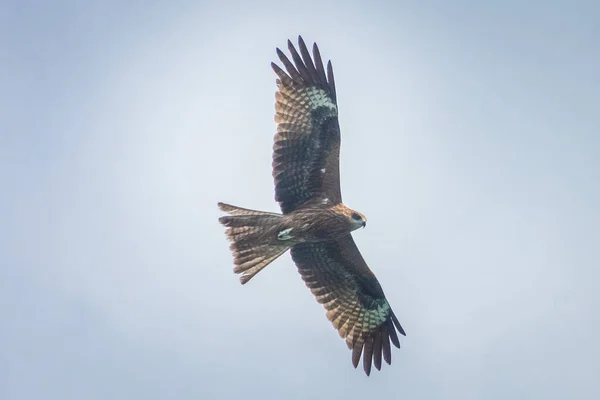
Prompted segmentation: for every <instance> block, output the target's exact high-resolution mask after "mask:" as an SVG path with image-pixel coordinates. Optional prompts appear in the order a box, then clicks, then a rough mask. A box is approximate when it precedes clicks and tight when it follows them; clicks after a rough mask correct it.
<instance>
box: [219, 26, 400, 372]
mask: <svg viewBox="0 0 600 400" xmlns="http://www.w3.org/2000/svg"><path fill="white" fill-rule="evenodd" d="M298 45H299V50H300V52H299V53H298V51H296V49H295V47H294V46H293V45H292V43H291V42H290V41H288V48H289V51H290V53H291V55H292V60H293V62H292V61H290V60H289V59H288V58H287V57H286V56H285V54H284V53H283V52H282V51H281V50H279V49H277V55H278V56H279V59H280V60H281V63H282V64H283V66H284V68H285V71H284V70H283V69H281V68H280V67H279V66H277V65H276V64H274V63H271V66H272V68H273V70H274V71H275V73H276V74H277V77H278V79H277V87H278V91H277V93H276V95H275V99H276V103H275V122H276V123H277V134H276V135H275V143H274V145H273V178H274V180H275V200H276V201H277V202H279V205H280V207H281V211H282V213H283V214H276V213H267V212H262V211H256V210H248V209H244V208H240V207H236V206H232V205H229V204H224V203H219V207H220V209H221V210H222V211H224V212H225V213H227V214H228V215H226V216H223V217H221V218H219V221H220V222H221V223H222V224H223V225H224V226H225V227H226V228H227V229H226V233H227V236H228V238H229V240H230V241H231V251H232V254H233V258H234V264H235V268H234V272H235V273H238V274H241V276H240V280H241V282H242V284H245V283H247V282H248V281H249V280H250V279H252V277H254V276H255V275H256V274H257V273H258V272H260V271H261V270H262V269H263V268H265V267H266V266H267V265H269V264H270V263H271V262H272V261H274V260H275V259H276V258H277V257H279V256H280V255H281V254H283V253H285V252H286V251H287V250H288V249H291V255H292V259H293V260H294V262H295V263H296V266H297V267H298V271H299V272H300V275H301V276H302V279H303V280H304V282H305V283H306V286H308V288H310V290H311V292H312V293H313V294H314V295H315V297H316V298H317V301H318V302H319V303H321V304H323V306H324V307H325V309H326V310H327V318H328V319H329V320H330V321H331V322H332V324H333V326H334V327H335V328H336V329H337V330H338V332H339V334H340V336H341V337H342V338H344V339H345V340H346V344H347V345H348V347H349V348H350V349H351V350H352V363H353V365H354V367H356V366H357V365H358V363H359V361H360V358H361V356H362V358H363V368H364V370H365V372H366V374H367V375H369V374H370V372H371V365H372V364H374V365H375V368H377V369H380V368H381V360H382V357H383V359H384V360H385V361H386V362H387V363H388V364H390V363H391V357H392V356H391V346H390V342H391V343H392V344H393V345H394V346H396V347H400V341H399V340H398V335H397V332H399V333H400V334H402V335H405V333H404V330H403V329H402V327H401V326H400V323H399V322H398V319H397V318H396V316H395V315H394V313H393V311H392V309H391V307H390V305H389V303H388V301H387V300H386V298H385V295H384V293H383V290H382V289H381V286H380V284H379V282H378V281H377V278H376V277H375V275H374V274H373V272H372V271H371V270H370V269H369V267H368V266H367V264H366V262H365V260H364V259H363V257H362V255H361V254H360V252H359V250H358V248H357V247H356V244H355V243H354V240H353V239H352V235H351V233H350V232H352V231H354V230H356V229H358V228H360V227H364V226H365V225H366V218H365V217H364V215H362V214H360V213H358V212H356V211H353V210H351V209H349V208H348V207H346V206H345V205H344V204H343V203H342V195H341V190H340V176H339V156H340V129H339V124H338V108H337V100H336V99H337V98H336V92H335V82H334V79H333V68H332V67H331V62H328V63H327V71H325V68H324V67H323V62H322V60H321V55H320V53H319V49H318V48H317V45H316V44H314V45H313V56H312V58H311V55H310V53H309V51H308V49H307V47H306V45H305V44H304V41H303V40H302V38H301V37H299V38H298ZM313 60H314V61H313Z"/></svg>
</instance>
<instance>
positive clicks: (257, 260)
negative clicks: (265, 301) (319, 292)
mask: <svg viewBox="0 0 600 400" xmlns="http://www.w3.org/2000/svg"><path fill="white" fill-rule="evenodd" d="M218 205H219V208H220V209H221V211H223V212H226V213H228V214H229V215H226V216H223V217H221V218H219V222H220V223H221V224H223V225H224V226H225V227H227V230H226V231H225V233H226V234H227V237H228V239H229V240H230V242H231V246H230V249H231V253H232V254H233V260H234V264H235V267H234V269H233V272H235V273H236V274H242V275H241V276H240V281H241V282H242V284H245V283H246V282H248V281H249V280H250V279H252V278H253V277H254V276H255V275H256V274H258V273H259V272H260V271H261V270H262V269H263V268H265V267H266V266H267V265H269V264H270V263H271V262H273V261H274V260H275V259H277V258H278V257H279V256H280V255H282V254H283V253H285V251H286V250H288V249H289V246H288V245H284V244H281V243H276V242H273V241H272V239H271V238H272V237H274V230H275V229H276V227H277V224H278V223H279V222H280V219H281V217H282V216H281V214H275V213H268V212H263V211H256V210H249V209H246V208H241V207H236V206H232V205H230V204H225V203H219V204H218Z"/></svg>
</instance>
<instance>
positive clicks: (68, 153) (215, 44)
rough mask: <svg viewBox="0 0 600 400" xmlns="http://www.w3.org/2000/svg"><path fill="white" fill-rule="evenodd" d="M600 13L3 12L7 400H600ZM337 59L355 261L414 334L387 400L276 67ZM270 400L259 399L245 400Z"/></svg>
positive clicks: (13, 5)
mask: <svg viewBox="0 0 600 400" xmlns="http://www.w3.org/2000/svg"><path fill="white" fill-rule="evenodd" d="M598 21H600V3H597V2H595V1H587V2H586V1H574V2H569V1H551V0H550V1H530V2H522V1H516V0H515V1H502V2H500V1H495V2H475V1H470V2H469V1H464V0H462V1H460V0H459V1H453V2H447V1H442V0H438V1H405V2H402V1H397V2H388V3H385V2H379V3H376V2H358V1H344V2H343V1H339V2H330V1H301V2H299V1H295V2H285V1H278V2H274V1H273V2H260V1H255V2H225V1H224V2H202V1H171V2H154V1H144V2H142V1H130V2H120V1H99V0H90V1H85V2H82V1H75V0H73V1H54V2H43V1H15V0H12V1H10V0H8V1H5V2H3V3H2V5H0V72H1V73H0V88H1V89H0V185H1V186H0V187H1V191H0V193H1V195H0V315H1V316H2V321H3V322H2V324H1V325H0V344H1V346H0V398H1V399H3V400H16V399H19V400H20V399H35V400H37V399H44V400H47V399H57V400H58V399H60V400H66V399H77V400H81V399H86V400H87V399H102V400H105V399H128V400H129V399H138V398H139V399H172V398H177V399H188V398H189V399H192V398H193V399H239V398H244V399H261V400H264V399H307V398H311V399H325V398H327V399H332V398H344V399H365V398H375V399H376V398H387V399H395V398H402V399H490V400H493V399H538V398H539V399H567V398H568V399H598V398H600V380H599V378H598V377H600V362H599V361H598V360H599V359H600V341H599V340H598V339H597V335H598V332H599V331H600V313H599V311H598V309H599V308H600V292H599V291H598V286H599V284H598V282H599V281H600V272H599V271H598V265H599V262H598V259H599V258H600V254H599V253H600V251H599V244H600V184H599V182H600V44H599V43H600V23H599V22H598ZM298 34H302V35H303V37H304V39H305V40H306V42H307V43H309V42H310V43H312V42H313V41H316V42H317V43H318V44H319V47H320V50H321V54H322V55H323V58H324V59H331V60H332V62H333V67H334V71H335V77H336V85H337V94H338V105H339V112H340V125H341V130H342V155H341V157H342V159H341V174H342V177H341V179H342V191H343V195H344V200H345V202H346V204H347V205H348V206H349V207H352V208H355V209H357V210H359V211H360V212H362V213H364V214H365V215H366V216H367V218H368V219H369V225H368V227H367V228H366V229H364V230H360V231H358V232H356V233H355V235H354V237H355V240H356V241H357V243H358V246H359V248H360V249H361V252H362V253H363V255H364V257H365V259H366V260H367V262H368V263H369V265H370V266H371V268H372V269H373V270H374V272H375V273H376V275H377V277H378V278H379V280H380V282H381V284H382V286H383V288H384V290H385V292H386V295H387V298H388V300H389V302H390V303H391V305H392V307H393V309H394V311H395V313H396V315H397V316H398V318H399V320H400V322H401V323H402V326H403V327H404V328H405V330H406V332H407V337H405V338H401V342H402V349H400V350H398V349H394V351H393V354H392V359H393V361H392V365H391V366H388V365H387V364H386V365H384V367H383V369H382V371H381V372H378V371H375V370H374V371H373V373H372V374H371V377H369V378H367V377H366V376H365V375H364V373H363V372H362V370H360V369H358V370H354V369H353V368H352V365H351V358H350V352H349V351H348V349H347V348H346V346H345V343H344V342H343V340H341V339H340V338H339V336H338V334H337V333H336V331H335V330H334V329H333V327H332V326H331V324H330V323H329V322H328V321H327V319H326V317H325V311H324V310H323V308H322V307H321V305H319V304H317V302H316V301H315V300H314V298H313V296H312V295H311V294H310V292H309V290H308V289H307V288H306V287H305V286H304V283H303V282H302V280H301V278H300V276H299V274H298V273H297V271H296V268H295V266H294V265H293V263H292V261H291V259H290V257H289V255H285V256H284V257H282V258H280V259H279V260H277V261H276V262H275V263H274V264H272V265H270V266H269V267H267V268H266V269H265V270H263V271H262V272H261V273H260V274H259V275H257V277H255V278H254V279H253V280H252V281H251V282H250V283H249V284H248V285H246V286H241V285H240V284H239V281H238V277H237V276H236V275H234V274H233V272H232V267H233V265H232V259H231V256H230V254H229V250H228V243H227V241H226V239H225V235H224V232H223V229H222V227H221V226H220V225H219V224H218V222H217V218H218V216H219V215H220V212H219V210H218V209H217V207H216V203H217V202H218V201H225V202H229V203H232V204H236V205H240V206H243V207H248V208H256V209H260V210H267V211H277V210H278V208H277V204H276V203H275V202H274V200H273V181H272V177H271V146H272V137H273V135H274V133H275V124H274V122H273V113H274V93H275V89H276V87H275V75H274V73H273V72H272V70H271V68H270V66H269V64H270V62H271V61H274V60H276V54H275V47H282V48H283V47H285V45H286V41H287V39H288V38H289V39H292V40H293V41H296V38H297V35H298ZM242 396H243V397H242Z"/></svg>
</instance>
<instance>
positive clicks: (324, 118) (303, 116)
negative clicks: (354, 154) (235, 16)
mask: <svg viewBox="0 0 600 400" xmlns="http://www.w3.org/2000/svg"><path fill="white" fill-rule="evenodd" d="M298 47H299V49H300V53H298V51H296V48H295V47H294V46H293V45H292V43H291V42H290V41H288V48H289V51H290V53H291V55H292V60H293V62H292V61H290V60H289V59H288V58H287V57H286V55H285V54H283V52H282V51H281V50H279V49H277V55H278V56H279V59H280V60H281V63H282V64H283V66H284V68H285V71H284V70H283V69H281V68H280V67H279V66H277V65H276V64H274V63H272V64H271V66H272V68H273V70H274V71H275V73H276V74H277V76H278V77H279V79H277V87H278V89H279V90H278V91H277V93H276V94H275V99H276V103H275V122H276V123H277V134H276V135H275V138H274V139H275V143H274V145H273V178H274V179H275V200H276V201H278V202H279V205H280V206H281V210H282V212H283V213H284V214H285V213H289V212H291V211H293V210H295V209H296V208H297V207H298V206H300V205H301V204H303V203H306V202H309V201H311V200H316V199H318V200H319V201H323V200H324V199H327V201H328V202H330V203H331V204H337V203H340V202H341V201H342V196H341V192H340V178H339V154H340V128H339V124H338V108H337V102H336V93H335V83H334V79H333V69H332V67H331V62H329V63H328V64H327V72H325V69H324V67H323V62H322V60H321V55H320V53H319V49H318V47H317V45H316V44H314V45H313V58H314V62H313V59H312V58H311V56H310V53H309V52H308V49H307V48H306V45H305V44H304V41H303V40H302V38H301V37H299V38H298Z"/></svg>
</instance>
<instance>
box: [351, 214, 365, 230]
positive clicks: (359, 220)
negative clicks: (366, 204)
mask: <svg viewBox="0 0 600 400" xmlns="http://www.w3.org/2000/svg"><path fill="white" fill-rule="evenodd" d="M348 211H349V212H348V217H349V219H350V223H351V225H352V228H353V229H352V230H355V229H358V228H364V227H365V226H367V217H365V216H364V215H362V214H361V213H359V212H358V211H354V210H348Z"/></svg>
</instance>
